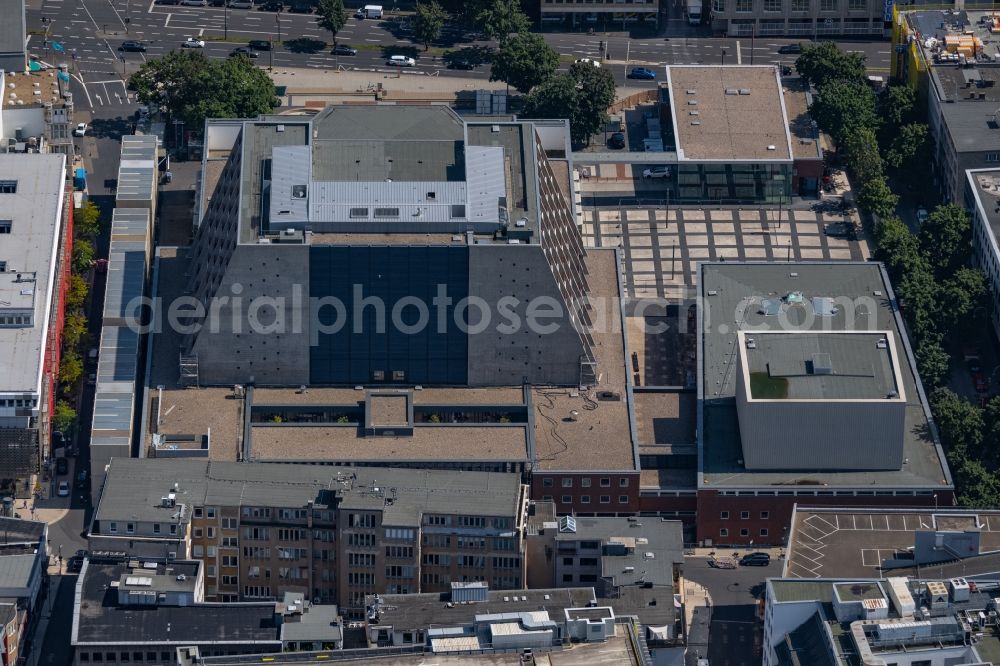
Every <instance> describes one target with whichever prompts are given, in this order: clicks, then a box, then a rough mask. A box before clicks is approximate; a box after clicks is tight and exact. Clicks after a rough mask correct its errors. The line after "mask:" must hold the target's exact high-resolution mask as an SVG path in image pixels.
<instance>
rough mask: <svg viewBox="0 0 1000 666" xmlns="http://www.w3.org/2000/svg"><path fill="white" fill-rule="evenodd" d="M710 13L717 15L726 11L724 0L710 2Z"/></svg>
mask: <svg viewBox="0 0 1000 666" xmlns="http://www.w3.org/2000/svg"><path fill="white" fill-rule="evenodd" d="M712 11H714V12H716V13H719V14H721V13H722V12H724V11H726V0H712Z"/></svg>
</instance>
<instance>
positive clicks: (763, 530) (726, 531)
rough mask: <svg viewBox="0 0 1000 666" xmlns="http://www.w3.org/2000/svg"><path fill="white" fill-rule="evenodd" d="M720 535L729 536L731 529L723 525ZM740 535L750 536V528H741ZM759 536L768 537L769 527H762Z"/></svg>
mask: <svg viewBox="0 0 1000 666" xmlns="http://www.w3.org/2000/svg"><path fill="white" fill-rule="evenodd" d="M719 536H720V537H727V536H729V529H728V528H726V527H723V528H722V529H721V530H719ZM740 536H741V537H748V536H750V529H749V528H747V527H741V528H740ZM758 536H762V537H766V536H767V528H766V527H762V528H760V533H759V534H758Z"/></svg>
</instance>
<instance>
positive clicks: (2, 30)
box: [0, 0, 27, 97]
mask: <svg viewBox="0 0 1000 666" xmlns="http://www.w3.org/2000/svg"><path fill="white" fill-rule="evenodd" d="M25 4H26V3H25V0H0V16H3V17H4V20H3V21H0V54H6V53H24V52H25V42H26V40H27V30H26V29H25V19H24V6H25ZM22 68H23V65H22ZM18 71H19V72H20V70H18ZM4 96H5V97H6V92H5V93H4Z"/></svg>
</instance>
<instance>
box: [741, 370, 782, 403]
mask: <svg viewBox="0 0 1000 666" xmlns="http://www.w3.org/2000/svg"><path fill="white" fill-rule="evenodd" d="M750 397H752V398H755V399H757V400H784V399H785V398H787V397H788V379H787V378H785V377H772V376H771V375H769V374H767V373H766V372H751V373H750Z"/></svg>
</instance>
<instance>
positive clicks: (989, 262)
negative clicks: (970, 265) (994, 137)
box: [965, 155, 1000, 336]
mask: <svg viewBox="0 0 1000 666" xmlns="http://www.w3.org/2000/svg"><path fill="white" fill-rule="evenodd" d="M998 158H1000V155H998ZM965 175H966V178H968V184H967V186H966V189H965V208H966V210H968V211H970V213H971V215H972V249H973V252H974V255H973V256H974V257H975V261H976V264H977V265H978V266H979V267H980V268H981V269H983V272H984V273H986V282H987V284H988V285H989V288H990V296H991V300H992V301H993V307H992V308H991V309H990V324H992V326H993V334H994V335H997V336H1000V245H998V244H997V239H998V238H1000V169H974V170H970V171H966V172H965Z"/></svg>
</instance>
